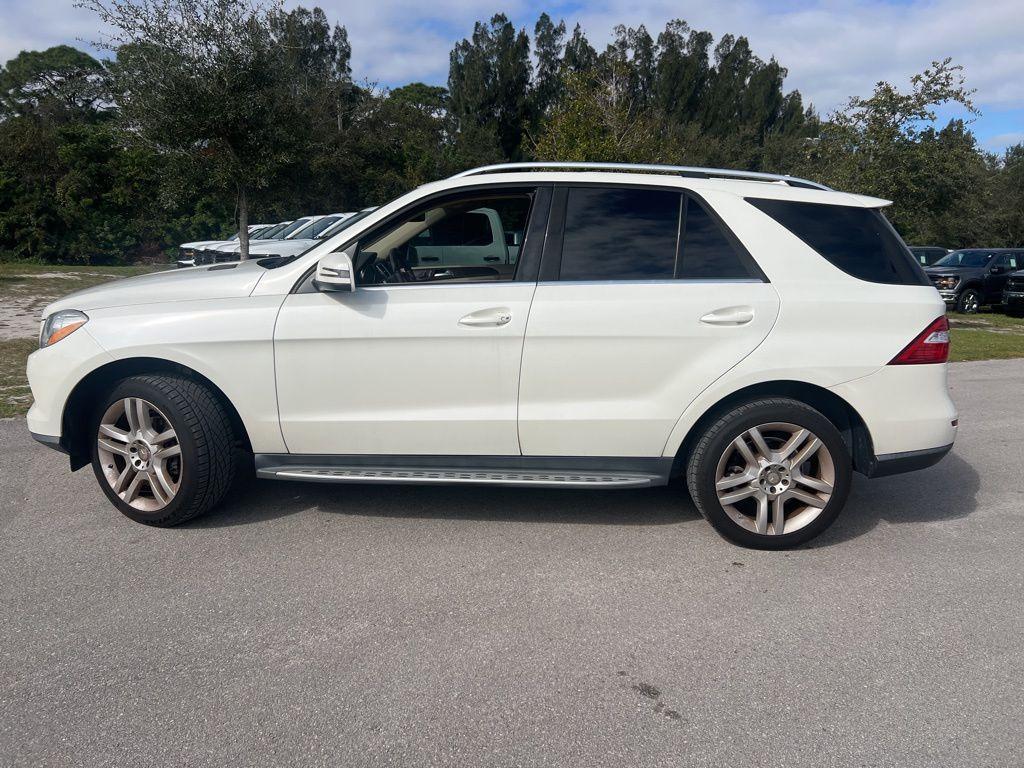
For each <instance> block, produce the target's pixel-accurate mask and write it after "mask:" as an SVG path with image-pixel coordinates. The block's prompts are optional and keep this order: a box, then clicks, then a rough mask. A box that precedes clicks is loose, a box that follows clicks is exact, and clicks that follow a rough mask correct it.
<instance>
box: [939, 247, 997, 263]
mask: <svg viewBox="0 0 1024 768" xmlns="http://www.w3.org/2000/svg"><path fill="white" fill-rule="evenodd" d="M993 256H995V254H994V253H992V252H991V251H953V252H952V253H947V254H946V255H945V256H943V257H942V258H941V259H939V260H938V261H936V262H935V264H933V265H932V266H935V267H984V266H985V265H986V264H988V262H989V259H991V258H992V257H993Z"/></svg>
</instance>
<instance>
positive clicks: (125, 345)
mask: <svg viewBox="0 0 1024 768" xmlns="http://www.w3.org/2000/svg"><path fill="white" fill-rule="evenodd" d="M569 171H572V172H569ZM886 205H887V202H886V201H884V200H879V199H875V198H871V197H864V196H860V195H855V194H846V193H842V192H835V191H831V190H829V189H826V188H823V187H820V186H819V185H817V184H814V183H813V182H808V181H803V180H800V179H794V178H790V177H783V176H771V175H765V174H753V173H741V172H735V171H718V170H708V169H693V168H677V167H671V166H648V167H639V166H618V165H610V166H609V165H601V164H585V165H584V166H583V167H580V166H578V165H573V164H511V165H506V166H495V167H487V168H482V169H476V170H473V171H467V172H465V173H463V174H460V175H458V176H456V177H453V178H451V179H447V180H444V181H439V182H436V183H432V184H427V185H426V186H423V187H420V188H419V189H416V190H414V191H413V192H410V193H409V194H407V195H405V196H403V197H400V198H398V199H397V200H394V201H393V202H391V203H389V204H387V205H385V206H383V207H381V208H379V209H377V210H376V211H374V212H372V213H371V214H370V215H368V216H366V217H365V218H363V219H362V220H360V221H359V222H358V223H357V224H356V225H353V226H351V227H349V228H347V229H344V230H343V231H341V232H339V233H338V234H337V235H336V236H334V237H331V238H328V239H326V240H323V241H321V242H320V243H319V244H318V245H317V246H316V247H314V248H312V249H311V250H309V251H308V252H306V253H305V254H303V255H302V256H300V257H298V258H296V259H294V260H291V261H288V260H284V259H281V260H276V261H275V260H258V261H248V262H242V263H233V264H219V265H214V266H211V267H199V268H194V269H184V270H176V271H172V272H164V273H161V274H154V275H146V276H142V277H137V278H133V279H129V280H123V281H120V282H116V283H112V284H105V285H102V286H97V287H95V288H91V289H88V290H85V291H81V292H79V293H76V294H72V295H71V296H68V297H66V298H63V299H61V300H59V301H56V302H54V303H53V304H51V305H50V306H49V307H47V308H46V310H45V316H44V322H43V325H42V329H41V335H40V349H39V350H38V351H37V352H35V353H33V354H32V355H31V356H30V357H29V362H28V375H29V381H30V383H31V385H32V392H33V395H34V397H35V403H34V405H33V406H32V409H31V411H30V412H29V415H28V425H29V429H30V430H31V432H32V433H33V435H34V436H35V437H36V439H38V440H40V441H41V442H43V443H45V444H47V445H51V446H54V447H58V448H60V449H62V450H64V451H66V452H68V453H70V455H71V466H72V469H76V468H78V467H82V466H85V465H87V464H91V465H92V468H93V471H94V472H95V474H96V477H97V479H98V481H99V484H100V487H101V488H102V489H103V491H104V493H106V495H107V496H108V497H109V499H110V500H111V502H112V503H113V504H114V506H115V507H117V508H118V509H119V510H120V511H121V512H123V513H124V514H125V515H127V516H128V517H130V518H132V519H133V520H137V521H139V522H142V523H147V524H151V525H174V524H176V523H181V522H183V521H185V520H188V519H190V518H193V517H195V516H196V515H198V514H201V513H203V512H206V511H207V510H209V509H210V508H211V507H213V506H215V505H216V504H217V503H218V502H219V501H221V500H222V499H223V498H224V496H225V495H226V494H227V493H228V492H229V489H230V487H231V485H232V480H233V477H234V473H235V471H236V466H237V464H238V463H237V462H236V460H235V459H236V456H238V455H240V454H241V455H245V454H248V455H250V456H251V457H252V459H250V460H251V461H254V462H255V467H256V472H257V474H258V476H259V477H262V478H286V479H290V480H310V481H317V482H328V483H484V484H492V485H499V486H551V487H560V488H588V489H613V488H640V487H645V486H653V485H663V484H666V483H668V482H669V480H670V479H672V478H674V477H683V478H685V480H686V483H687V485H688V487H689V491H690V494H691V495H692V497H693V500H694V501H695V503H696V506H697V508H698V509H699V510H700V511H701V513H702V514H703V515H704V516H705V517H706V518H707V519H708V521H709V522H710V523H711V524H712V525H714V526H715V528H716V529H718V531H720V532H721V533H722V534H724V535H725V536H727V537H728V538H730V539H732V540H733V541H735V542H738V543H740V544H744V545H747V546H754V547H765V548H781V547H787V546H792V545H794V544H798V543H800V542H804V541H807V540H808V539H811V538H812V537H814V536H816V535H818V534H820V533H821V532H822V531H823V530H825V528H827V527H828V526H829V524H831V523H832V521H833V520H835V518H836V516H837V515H838V514H839V512H840V510H841V509H842V508H843V506H844V504H845V503H846V499H847V494H848V493H849V490H850V483H851V476H852V473H853V472H854V471H856V472H859V473H861V474H864V475H867V476H870V477H875V476H879V475H887V474H891V473H895V472H904V471H908V470H913V469H920V468H922V467H927V466H929V465H931V464H934V463H935V462H937V461H938V460H939V459H941V458H942V457H943V456H944V455H945V454H946V453H947V452H948V451H949V450H950V447H951V446H952V444H953V440H954V438H955V436H956V431H957V413H956V409H955V408H954V406H953V403H952V402H951V401H950V398H949V394H948V390H947V384H946V359H947V355H948V349H949V338H948V333H947V325H946V320H945V317H944V309H945V308H944V305H943V302H942V300H941V299H940V298H939V296H938V294H937V293H936V291H935V288H934V287H933V286H932V285H931V284H930V283H929V281H928V280H927V278H926V277H925V275H924V273H923V272H922V270H921V267H920V266H919V265H918V264H917V263H916V262H915V260H914V259H913V257H912V256H911V255H910V253H909V251H908V250H907V248H906V246H905V245H904V244H903V242H902V241H901V240H900V238H899V236H898V235H897V234H896V232H895V231H894V230H893V229H892V227H891V226H890V225H889V224H888V222H887V221H886V220H885V218H884V217H883V216H882V214H881V212H880V209H882V208H883V207H884V206H886ZM492 214H493V215H496V216H497V217H498V219H500V221H501V230H502V234H500V235H499V234H498V233H496V232H495V231H494V229H493V228H492V226H491V222H493V220H494V219H493V215H492ZM499 238H500V239H499ZM487 259H494V260H493V261H490V260H487ZM261 262H262V263H261ZM242 452H244V454H242Z"/></svg>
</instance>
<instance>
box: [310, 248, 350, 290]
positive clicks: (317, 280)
mask: <svg viewBox="0 0 1024 768" xmlns="http://www.w3.org/2000/svg"><path fill="white" fill-rule="evenodd" d="M313 285H314V286H315V287H316V289H317V290H318V291H354V290H355V289H356V270H355V268H354V267H353V266H352V257H351V256H349V255H348V254H347V253H345V252H344V251H342V252H340V253H329V254H327V255H326V256H324V257H323V258H322V259H320V263H319V264H317V265H316V277H314V278H313Z"/></svg>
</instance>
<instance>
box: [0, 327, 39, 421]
mask: <svg viewBox="0 0 1024 768" xmlns="http://www.w3.org/2000/svg"><path fill="white" fill-rule="evenodd" d="M38 346H39V343H38V342H37V341H36V340H35V339H13V340H10V341H0V419H7V418H10V417H11V416H18V415H20V414H22V413H25V411H27V410H28V407H29V406H30V405H31V404H32V393H31V392H29V388H28V381H26V380H25V360H26V359H28V356H29V354H31V352H32V351H33V350H34V349H35V348H36V347H38Z"/></svg>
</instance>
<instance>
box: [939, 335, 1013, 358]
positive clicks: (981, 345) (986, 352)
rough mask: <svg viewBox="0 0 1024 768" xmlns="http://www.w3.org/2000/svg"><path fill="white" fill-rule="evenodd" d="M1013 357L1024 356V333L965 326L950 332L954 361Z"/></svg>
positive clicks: (951, 353)
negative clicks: (997, 331)
mask: <svg viewBox="0 0 1024 768" xmlns="http://www.w3.org/2000/svg"><path fill="white" fill-rule="evenodd" d="M1012 357H1024V333H995V332H993V331H984V330H973V329H971V330H968V329H963V328H954V329H953V330H952V331H951V332H950V349H949V359H950V360H951V361H953V362H956V363H961V362H965V361H968V360H1004V359H1007V358H1012Z"/></svg>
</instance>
